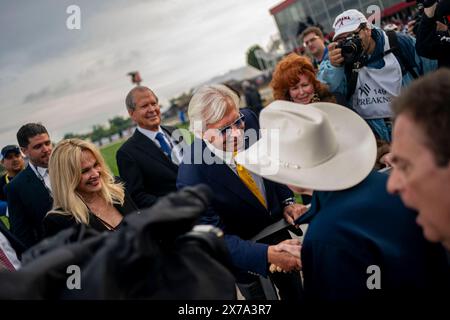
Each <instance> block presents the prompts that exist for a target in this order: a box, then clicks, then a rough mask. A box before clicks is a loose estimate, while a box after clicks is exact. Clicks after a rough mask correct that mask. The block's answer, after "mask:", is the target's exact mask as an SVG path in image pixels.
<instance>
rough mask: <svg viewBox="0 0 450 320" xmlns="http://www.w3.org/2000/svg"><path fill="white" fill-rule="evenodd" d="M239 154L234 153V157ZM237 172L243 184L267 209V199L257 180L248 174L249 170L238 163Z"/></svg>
mask: <svg viewBox="0 0 450 320" xmlns="http://www.w3.org/2000/svg"><path fill="white" fill-rule="evenodd" d="M236 153H237V152H234V153H233V155H234V156H236ZM236 171H237V174H238V176H239V178H240V179H241V180H242V182H243V183H244V184H245V185H246V186H247V188H248V189H249V190H250V191H251V192H252V193H253V195H254V196H255V197H256V198H258V200H259V202H261V204H262V205H263V206H264V208H266V209H267V202H266V199H264V196H263V194H262V192H261V190H260V189H259V188H258V186H257V184H256V182H255V180H253V177H252V175H251V174H250V172H248V170H247V169H245V168H244V167H243V166H241V165H240V164H238V163H236Z"/></svg>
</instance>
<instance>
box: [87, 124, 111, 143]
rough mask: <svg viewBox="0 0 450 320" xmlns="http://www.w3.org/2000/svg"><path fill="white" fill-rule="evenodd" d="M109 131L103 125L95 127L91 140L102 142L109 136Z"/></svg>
mask: <svg viewBox="0 0 450 320" xmlns="http://www.w3.org/2000/svg"><path fill="white" fill-rule="evenodd" d="M108 131H109V130H107V129H105V127H104V126H102V125H94V127H93V128H92V133H91V140H92V141H93V142H97V141H98V142H100V141H101V140H102V138H104V137H107V136H109V132H108Z"/></svg>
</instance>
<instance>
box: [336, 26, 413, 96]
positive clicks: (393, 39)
mask: <svg viewBox="0 0 450 320" xmlns="http://www.w3.org/2000/svg"><path fill="white" fill-rule="evenodd" d="M386 35H387V37H388V40H389V50H386V51H384V52H383V53H381V54H379V57H376V58H375V59H371V60H372V61H376V60H378V59H382V58H384V56H386V55H387V54H389V53H393V54H394V56H395V57H396V58H397V61H398V62H399V63H400V67H401V69H402V76H404V75H405V74H406V73H407V72H409V73H410V74H411V76H412V77H413V78H414V79H417V78H418V77H419V76H418V75H417V72H416V71H415V70H414V69H413V67H412V65H411V64H410V63H409V61H408V59H406V58H405V56H404V55H403V53H402V52H401V50H400V49H399V45H398V39H397V34H396V33H395V31H394V30H390V31H386ZM366 63H367V59H364V60H363V62H356V63H354V64H350V65H345V66H344V71H345V77H346V79H347V95H346V99H347V100H350V98H351V97H352V95H353V93H354V92H355V90H356V83H357V82H358V71H359V69H361V68H362V67H364V66H365V65H366Z"/></svg>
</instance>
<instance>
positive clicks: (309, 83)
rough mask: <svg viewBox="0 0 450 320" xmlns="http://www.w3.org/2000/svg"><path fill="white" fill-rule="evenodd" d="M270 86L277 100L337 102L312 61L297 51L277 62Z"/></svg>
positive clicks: (306, 102) (305, 102)
mask: <svg viewBox="0 0 450 320" xmlns="http://www.w3.org/2000/svg"><path fill="white" fill-rule="evenodd" d="M270 86H271V87H272V89H273V97H274V99H275V100H288V101H293V102H295V103H301V104H308V103H312V102H319V101H322V102H334V103H336V98H335V97H334V96H333V94H332V93H331V92H330V91H328V87H327V86H326V85H325V84H323V83H321V82H320V81H319V80H317V79H316V72H315V70H314V67H313V65H312V63H311V61H310V60H309V59H308V58H306V57H303V56H299V55H298V54H296V53H291V54H289V55H288V56H286V57H285V58H283V59H282V60H281V61H280V62H279V63H278V64H277V66H276V67H275V71H274V72H273V75H272V82H271V83H270Z"/></svg>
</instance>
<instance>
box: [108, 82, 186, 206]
mask: <svg viewBox="0 0 450 320" xmlns="http://www.w3.org/2000/svg"><path fill="white" fill-rule="evenodd" d="M125 104H126V107H127V110H128V114H129V115H130V117H131V119H133V121H134V122H135V123H136V124H137V128H136V130H135V132H134V134H133V135H132V136H131V137H130V138H129V139H128V140H127V141H126V142H125V143H124V144H123V145H122V146H121V147H120V149H119V150H118V151H117V154H116V160H117V166H118V168H119V174H120V177H121V178H122V179H123V180H124V181H125V187H126V188H127V190H128V192H129V193H130V194H131V197H132V198H133V201H134V202H135V203H136V205H137V206H138V207H139V208H148V207H151V206H152V205H153V204H154V203H155V202H156V201H157V200H158V198H160V197H163V196H165V195H166V194H168V193H170V192H172V191H175V190H176V185H175V182H176V178H177V171H178V164H179V163H180V162H181V158H182V154H181V150H180V148H179V145H178V142H179V141H178V140H177V139H174V138H173V136H172V134H173V132H174V131H175V128H173V127H167V126H161V111H160V107H159V102H158V97H157V96H156V95H155V94H154V92H153V91H152V90H150V89H149V88H147V87H143V86H137V87H134V88H133V89H132V90H130V92H129V93H128V95H127V97H126V99H125Z"/></svg>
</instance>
